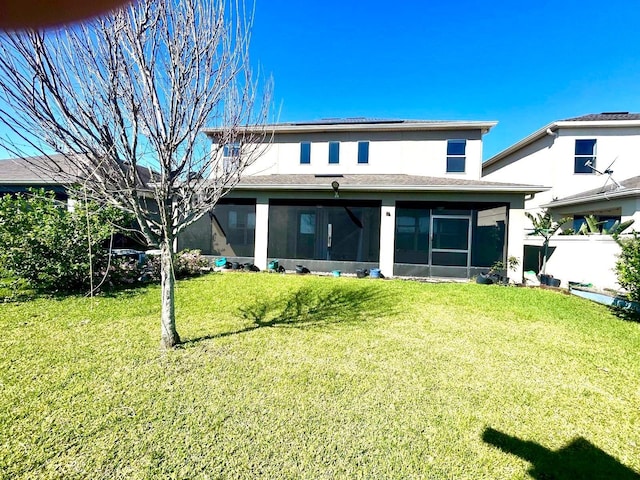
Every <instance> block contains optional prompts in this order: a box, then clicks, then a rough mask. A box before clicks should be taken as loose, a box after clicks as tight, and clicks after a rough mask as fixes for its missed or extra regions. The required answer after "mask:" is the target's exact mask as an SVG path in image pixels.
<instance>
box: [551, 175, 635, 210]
mask: <svg viewBox="0 0 640 480" xmlns="http://www.w3.org/2000/svg"><path fill="white" fill-rule="evenodd" d="M619 185H620V186H617V185H616V184H614V183H611V184H609V185H607V186H605V187H600V188H594V189H591V190H587V191H584V192H580V193H577V194H575V195H570V196H568V197H564V198H559V199H557V200H554V201H552V202H549V203H547V204H545V205H542V207H543V208H554V207H566V206H569V205H580V204H583V203H593V202H599V201H602V200H613V199H616V198H628V197H640V176H637V177H631V178H627V179H626V180H623V181H621V182H619Z"/></svg>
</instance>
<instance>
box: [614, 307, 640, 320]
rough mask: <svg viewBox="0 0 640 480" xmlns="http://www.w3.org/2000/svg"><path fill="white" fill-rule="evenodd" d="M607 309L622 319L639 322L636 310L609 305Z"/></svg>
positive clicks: (638, 314) (639, 313)
mask: <svg viewBox="0 0 640 480" xmlns="http://www.w3.org/2000/svg"><path fill="white" fill-rule="evenodd" d="M609 311H610V312H611V313H613V314H614V315H615V316H616V317H618V318H620V319H622V320H626V321H628V322H636V323H640V312H637V311H635V310H632V309H630V308H622V307H616V306H610V307H609Z"/></svg>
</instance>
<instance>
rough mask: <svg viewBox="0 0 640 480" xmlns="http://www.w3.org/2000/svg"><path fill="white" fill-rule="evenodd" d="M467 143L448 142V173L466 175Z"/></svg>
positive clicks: (458, 141) (462, 140)
mask: <svg viewBox="0 0 640 480" xmlns="http://www.w3.org/2000/svg"><path fill="white" fill-rule="evenodd" d="M466 150H467V141H466V140H464V139H461V140H448V141H447V173H464V171H465V164H466V160H467V157H466Z"/></svg>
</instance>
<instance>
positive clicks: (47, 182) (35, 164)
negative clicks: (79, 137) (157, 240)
mask: <svg viewBox="0 0 640 480" xmlns="http://www.w3.org/2000/svg"><path fill="white" fill-rule="evenodd" d="M138 171H139V176H140V178H141V179H142V180H143V182H144V183H145V185H146V184H148V183H149V180H150V179H151V174H150V173H149V171H148V169H146V168H140V167H139V170H138ZM80 183H81V181H80V180H79V174H78V171H77V170H76V169H75V168H74V166H73V164H72V162H70V161H69V159H68V158H67V157H65V156H64V155H48V156H47V155H43V156H34V157H29V158H11V159H5V160H0V196H1V195H7V194H9V195H15V194H19V193H26V192H28V191H29V190H30V189H40V188H42V189H44V190H45V191H47V192H54V193H55V198H56V199H57V200H59V201H60V202H68V203H67V205H68V208H71V205H72V203H73V202H72V199H70V198H69V187H70V185H77V184H80ZM147 202H149V200H147ZM113 246H114V247H117V248H146V245H144V242H143V240H142V236H136V235H134V234H131V235H128V236H125V235H122V234H116V236H115V237H114V240H113Z"/></svg>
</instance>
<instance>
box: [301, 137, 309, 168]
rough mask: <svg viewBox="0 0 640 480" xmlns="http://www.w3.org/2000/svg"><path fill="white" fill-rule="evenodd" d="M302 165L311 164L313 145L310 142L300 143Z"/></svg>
mask: <svg viewBox="0 0 640 480" xmlns="http://www.w3.org/2000/svg"><path fill="white" fill-rule="evenodd" d="M300 163H301V164H309V163H311V143H310V142H300Z"/></svg>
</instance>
